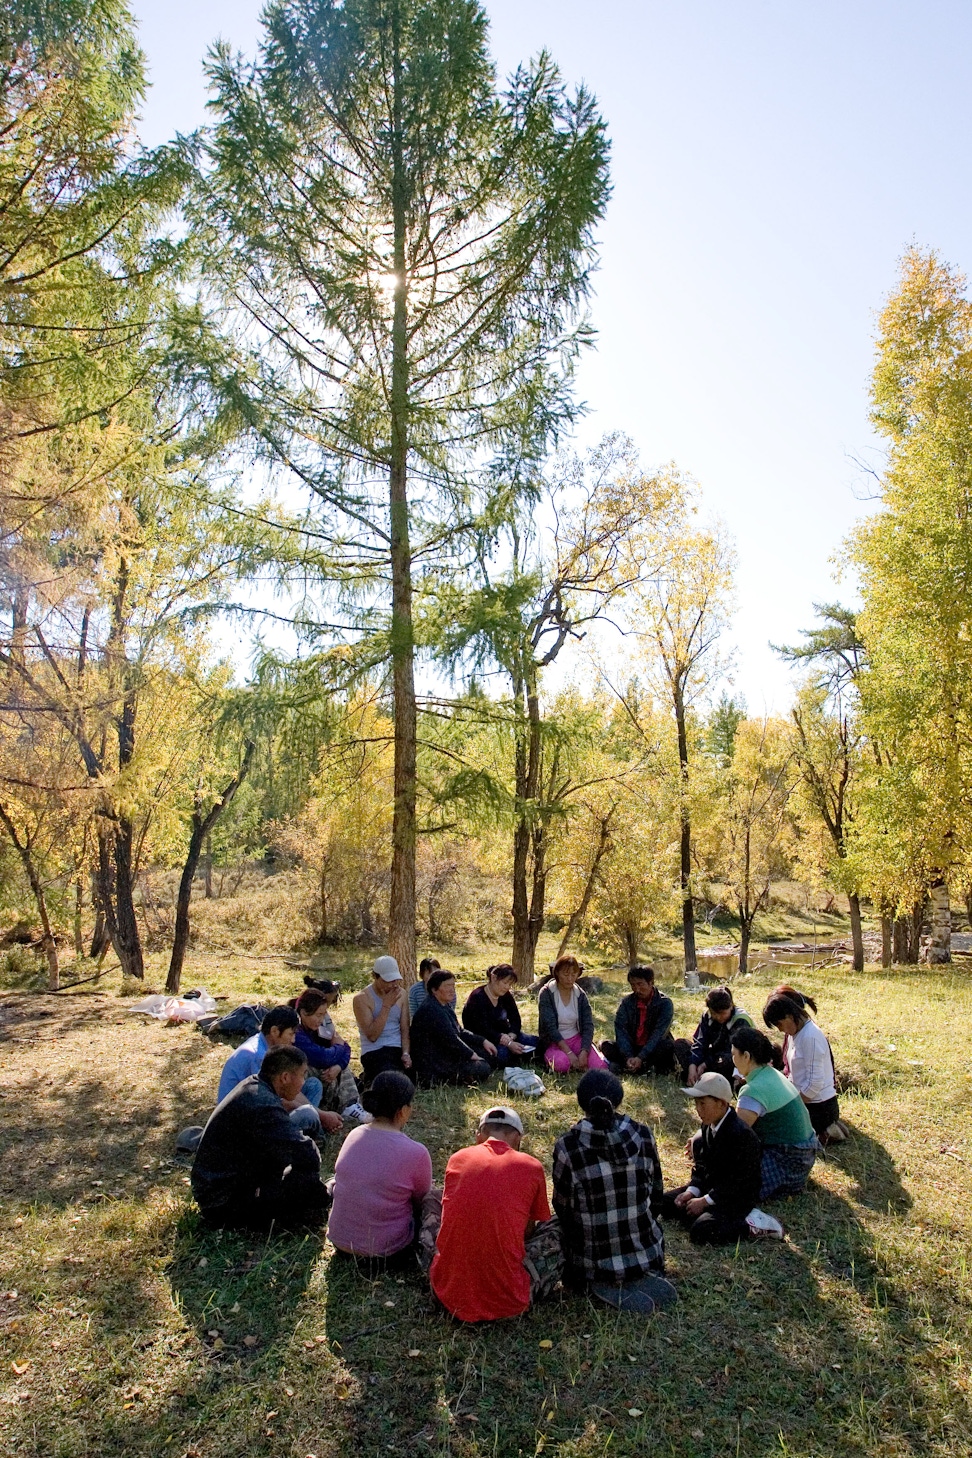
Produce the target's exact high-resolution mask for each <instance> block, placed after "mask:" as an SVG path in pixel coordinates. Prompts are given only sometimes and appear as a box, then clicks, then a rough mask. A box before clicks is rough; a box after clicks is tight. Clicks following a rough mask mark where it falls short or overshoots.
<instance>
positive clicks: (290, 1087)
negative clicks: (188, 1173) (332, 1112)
mask: <svg viewBox="0 0 972 1458" xmlns="http://www.w3.org/2000/svg"><path fill="white" fill-rule="evenodd" d="M306 1077H307V1059H306V1058H305V1056H304V1054H303V1053H302V1052H301V1051H300V1049H299V1048H291V1047H289V1046H287V1045H282V1046H281V1047H279V1048H271V1049H270V1052H269V1053H267V1055H266V1057H265V1058H264V1060H263V1063H262V1064H261V1066H260V1072H259V1073H254V1074H251V1075H250V1077H249V1078H244V1079H243V1081H242V1083H238V1084H237V1085H236V1087H235V1088H234V1089H233V1090H232V1092H230V1093H228V1094H227V1095H226V1097H225V1099H223V1100H222V1102H221V1103H219V1104H217V1105H216V1108H215V1109H214V1111H213V1113H212V1114H211V1115H210V1116H209V1123H208V1124H207V1125H206V1127H205V1129H204V1130H203V1136H202V1139H201V1140H200V1141H199V1148H198V1150H197V1151H196V1159H195V1162H194V1164H193V1166H192V1193H193V1194H194V1195H195V1197H196V1203H197V1205H198V1206H199V1211H200V1214H201V1215H202V1217H203V1219H204V1220H205V1221H206V1223H207V1225H214V1226H217V1227H221V1228H223V1229H248V1230H269V1229H270V1227H271V1226H275V1227H276V1228H277V1229H287V1230H293V1229H299V1228H301V1227H306V1226H319V1225H322V1224H323V1223H324V1220H325V1218H326V1216H327V1211H328V1207H329V1205H330V1203H331V1201H330V1196H329V1195H328V1193H327V1190H326V1189H325V1187H324V1185H323V1183H322V1182H321V1156H320V1152H319V1150H318V1148H317V1145H316V1144H315V1142H314V1141H313V1139H308V1137H307V1135H306V1134H302V1133H301V1131H300V1129H298V1128H297V1126H296V1124H294V1122H293V1120H292V1119H291V1117H290V1115H289V1113H288V1112H287V1104H288V1102H290V1101H292V1100H293V1099H295V1098H296V1097H297V1095H298V1094H299V1093H300V1090H301V1087H302V1085H303V1082H304V1079H305V1078H306Z"/></svg>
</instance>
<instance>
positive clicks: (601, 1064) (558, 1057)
mask: <svg viewBox="0 0 972 1458" xmlns="http://www.w3.org/2000/svg"><path fill="white" fill-rule="evenodd" d="M566 1043H567V1047H568V1048H569V1049H570V1051H571V1052H572V1053H573V1054H574V1055H575V1056H576V1055H578V1054H579V1053H580V1052H581V1050H582V1048H583V1046H584V1045H583V1043H582V1042H581V1038H580V1034H579V1033H578V1035H577V1036H576V1037H574V1038H567V1039H566ZM544 1057H545V1058H546V1060H547V1063H548V1064H549V1065H550V1067H551V1068H552V1069H553V1071H554V1073H569V1072H570V1059H569V1058H568V1057H567V1054H566V1053H565V1052H564V1051H563V1049H562V1048H558V1047H557V1045H556V1043H551V1044H550V1046H549V1048H548V1049H547V1051H546V1053H545V1054H544ZM587 1066H588V1068H607V1066H608V1065H607V1059H606V1058H603V1057H602V1056H601V1054H600V1053H599V1052H598V1051H597V1049H596V1048H589V1049H588V1053H587Z"/></svg>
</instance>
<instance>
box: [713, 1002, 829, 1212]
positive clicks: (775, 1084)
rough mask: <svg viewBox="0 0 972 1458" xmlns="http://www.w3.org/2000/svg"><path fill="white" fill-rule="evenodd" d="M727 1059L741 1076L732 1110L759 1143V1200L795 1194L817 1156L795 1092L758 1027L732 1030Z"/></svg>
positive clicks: (806, 1117) (807, 1118)
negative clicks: (729, 1059) (734, 1108)
mask: <svg viewBox="0 0 972 1458" xmlns="http://www.w3.org/2000/svg"><path fill="white" fill-rule="evenodd" d="M730 1042H731V1046H732V1061H733V1063H734V1064H735V1065H736V1071H737V1073H740V1074H741V1075H742V1077H743V1078H744V1079H745V1080H746V1082H745V1083H744V1084H743V1086H742V1088H741V1089H740V1090H739V1099H738V1103H737V1109H736V1112H737V1113H738V1115H739V1117H740V1119H742V1120H743V1122H744V1123H746V1124H749V1125H750V1127H751V1128H752V1129H753V1130H754V1132H755V1133H756V1134H757V1135H758V1137H759V1140H760V1143H761V1144H762V1146H763V1155H762V1175H763V1183H762V1187H761V1188H760V1192H759V1198H760V1200H768V1199H770V1198H771V1197H772V1196H773V1195H799V1194H800V1193H801V1191H803V1190H804V1189H805V1188H806V1183H807V1176H808V1175H809V1174H810V1171H811V1170H812V1169H813V1162H814V1160H815V1159H816V1157H817V1139H816V1136H815V1134H814V1132H813V1125H812V1124H811V1123H810V1115H809V1114H808V1113H807V1106H806V1104H805V1103H804V1102H803V1100H802V1099H801V1097H800V1093H799V1090H798V1089H797V1088H795V1087H794V1085H793V1084H792V1083H791V1082H790V1080H789V1079H788V1078H785V1077H784V1076H783V1074H782V1073H780V1072H778V1070H777V1069H775V1068H774V1067H773V1066H772V1063H773V1045H772V1043H771V1042H770V1040H769V1038H767V1036H766V1034H765V1033H761V1032H760V1031H759V1029H758V1028H735V1029H734V1030H733V1033H732V1038H731V1040H730Z"/></svg>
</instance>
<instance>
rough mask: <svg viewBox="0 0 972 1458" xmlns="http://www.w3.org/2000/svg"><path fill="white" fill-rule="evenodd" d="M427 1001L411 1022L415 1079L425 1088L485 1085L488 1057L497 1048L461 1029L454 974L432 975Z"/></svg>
mask: <svg viewBox="0 0 972 1458" xmlns="http://www.w3.org/2000/svg"><path fill="white" fill-rule="evenodd" d="M425 987H426V993H427V996H426V999H425V1001H424V1002H423V1003H422V1004H421V1005H420V1007H419V1010H418V1012H417V1013H416V1014H415V1017H414V1018H413V1020H412V1026H411V1051H412V1067H413V1068H414V1070H415V1077H416V1080H417V1082H418V1083H419V1085H420V1086H421V1087H423V1088H434V1087H435V1085H436V1084H438V1083H482V1082H483V1080H484V1079H486V1078H488V1077H489V1075H490V1074H491V1073H492V1071H493V1069H492V1065H491V1064H490V1063H489V1062H487V1058H495V1056H496V1048H495V1046H494V1045H493V1044H492V1043H490V1042H488V1041H487V1040H486V1039H485V1038H480V1037H479V1036H478V1035H477V1034H476V1033H470V1032H467V1031H466V1029H464V1028H460V1026H459V1019H458V1018H457V1017H456V1008H455V1001H456V979H455V977H454V976H453V975H452V973H451V972H433V973H432V976H431V977H430V978H429V980H428V982H427V983H426V985H425Z"/></svg>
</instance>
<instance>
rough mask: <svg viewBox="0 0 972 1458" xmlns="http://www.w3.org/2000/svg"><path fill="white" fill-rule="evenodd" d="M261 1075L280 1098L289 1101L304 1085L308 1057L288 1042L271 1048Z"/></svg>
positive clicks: (262, 1065) (261, 1067)
mask: <svg viewBox="0 0 972 1458" xmlns="http://www.w3.org/2000/svg"><path fill="white" fill-rule="evenodd" d="M260 1077H261V1079H262V1080H263V1082H264V1083H268V1084H269V1085H270V1087H271V1088H272V1089H273V1091H274V1093H275V1094H276V1095H277V1097H278V1098H281V1099H283V1100H284V1101H285V1102H288V1103H289V1102H291V1101H292V1100H293V1099H295V1098H296V1097H297V1095H298V1094H299V1093H300V1091H301V1089H302V1088H303V1086H304V1080H305V1079H306V1077H307V1059H306V1058H305V1057H304V1055H303V1053H302V1052H301V1051H300V1049H299V1048H290V1047H288V1046H287V1045H286V1044H283V1045H282V1046H281V1047H279V1048H271V1049H270V1051H269V1052H268V1053H267V1054H266V1056H265V1057H264V1060H263V1062H262V1064H261V1065H260Z"/></svg>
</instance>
